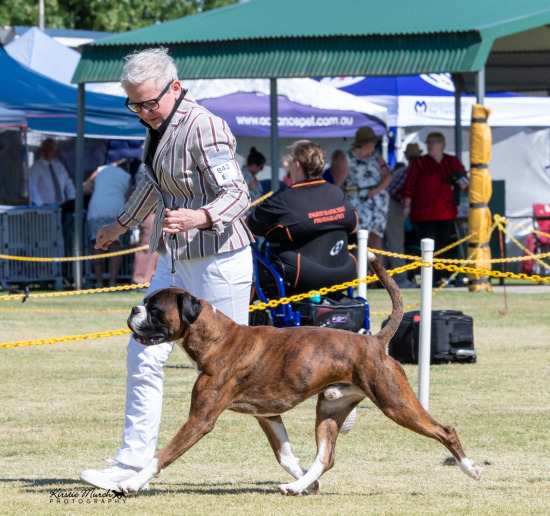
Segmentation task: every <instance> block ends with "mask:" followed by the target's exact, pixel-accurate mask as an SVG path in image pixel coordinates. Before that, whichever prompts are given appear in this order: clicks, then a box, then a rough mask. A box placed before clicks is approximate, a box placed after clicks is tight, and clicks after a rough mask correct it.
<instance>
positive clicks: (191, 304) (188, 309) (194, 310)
mask: <svg viewBox="0 0 550 516" xmlns="http://www.w3.org/2000/svg"><path fill="white" fill-rule="evenodd" d="M177 303H178V309H179V311H180V317H181V320H182V321H183V322H184V323H185V324H187V326H191V325H192V324H193V323H194V322H195V321H196V320H197V317H198V316H199V315H200V313H201V310H202V305H201V302H200V301H199V300H198V299H197V298H196V297H195V296H192V295H191V294H189V293H187V292H186V293H185V294H178V295H177Z"/></svg>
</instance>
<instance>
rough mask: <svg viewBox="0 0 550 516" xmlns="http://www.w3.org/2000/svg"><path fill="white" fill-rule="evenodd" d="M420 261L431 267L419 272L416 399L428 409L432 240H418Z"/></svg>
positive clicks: (423, 268) (432, 271)
mask: <svg viewBox="0 0 550 516" xmlns="http://www.w3.org/2000/svg"><path fill="white" fill-rule="evenodd" d="M420 248H421V249H422V263H424V262H428V263H430V264H431V267H422V270H421V273H420V286H421V292H420V335H419V338H420V344H419V347H418V401H420V404H421V405H422V406H423V407H424V408H425V409H426V410H428V406H429V399H430V358H431V348H432V345H431V341H432V280H433V273H434V270H433V261H434V241H433V240H432V239H431V238H423V239H422V241H421V242H420Z"/></svg>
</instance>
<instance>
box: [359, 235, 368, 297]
mask: <svg viewBox="0 0 550 516" xmlns="http://www.w3.org/2000/svg"><path fill="white" fill-rule="evenodd" d="M368 240H369V232H368V231H367V230H366V229H360V230H359V231H357V279H359V280H362V279H363V278H364V277H365V276H366V275H367V268H368V261H367V242H368ZM357 295H358V296H359V297H362V298H363V299H367V284H366V283H365V282H361V283H359V285H358V286H357Z"/></svg>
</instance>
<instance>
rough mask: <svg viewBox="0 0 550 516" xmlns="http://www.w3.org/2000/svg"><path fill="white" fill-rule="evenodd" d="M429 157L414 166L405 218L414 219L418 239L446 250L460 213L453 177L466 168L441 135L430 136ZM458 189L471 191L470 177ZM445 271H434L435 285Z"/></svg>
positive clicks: (405, 196)
mask: <svg viewBox="0 0 550 516" xmlns="http://www.w3.org/2000/svg"><path fill="white" fill-rule="evenodd" d="M426 144H427V146H428V154H427V155H426V156H420V157H418V158H416V159H415V160H414V161H413V162H412V163H411V164H410V165H409V171H408V174H407V180H406V181H405V185H404V186H403V188H402V190H401V195H402V197H403V217H404V218H406V217H407V216H408V217H410V220H411V222H412V223H413V224H414V225H415V226H416V229H417V233H418V237H419V239H420V240H422V239H423V238H431V239H433V240H434V245H435V250H436V251H437V250H438V249H442V248H443V247H446V246H447V245H448V244H449V242H450V236H451V234H454V224H455V220H456V216H457V213H458V208H457V205H456V204H455V201H454V192H453V188H454V187H457V185H453V183H452V181H451V176H452V174H453V172H457V171H463V170H464V166H463V165H462V163H460V160H459V159H458V158H457V157H456V156H451V155H449V154H445V153H444V152H443V151H444V149H445V137H444V136H443V134H441V133H430V134H428V136H427V138H426ZM458 187H459V188H460V189H462V190H465V189H466V188H467V187H468V180H467V178H466V177H464V178H462V179H461V181H460V182H459V184H458ZM441 273H442V271H439V270H437V269H435V270H434V275H433V277H434V284H438V283H439V282H440V281H441V278H442V275H441Z"/></svg>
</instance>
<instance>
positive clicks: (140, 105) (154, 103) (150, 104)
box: [124, 81, 174, 113]
mask: <svg viewBox="0 0 550 516" xmlns="http://www.w3.org/2000/svg"><path fill="white" fill-rule="evenodd" d="M173 82H174V81H170V82H169V83H168V84H167V85H166V88H164V89H163V90H162V91H161V92H160V93H159V96H158V97H157V98H156V99H151V100H144V101H143V102H130V99H129V98H128V97H126V102H125V103H124V105H125V106H126V107H127V108H128V109H129V110H130V111H131V112H132V113H141V110H142V109H146V110H147V111H155V110H156V109H158V108H159V100H160V99H161V98H162V96H163V95H164V94H165V93H166V92H167V91H168V88H170V86H171V85H172V83H173Z"/></svg>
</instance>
